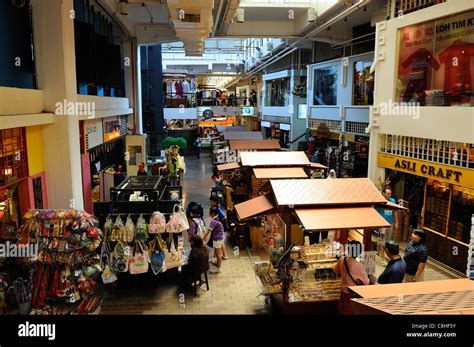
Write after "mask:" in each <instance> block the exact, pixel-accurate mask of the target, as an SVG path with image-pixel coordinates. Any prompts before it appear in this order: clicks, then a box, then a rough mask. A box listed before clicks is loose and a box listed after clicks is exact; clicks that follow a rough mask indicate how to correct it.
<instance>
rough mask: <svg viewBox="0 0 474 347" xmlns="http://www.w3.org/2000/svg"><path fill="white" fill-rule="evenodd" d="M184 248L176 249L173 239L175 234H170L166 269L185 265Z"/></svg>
mask: <svg viewBox="0 0 474 347" xmlns="http://www.w3.org/2000/svg"><path fill="white" fill-rule="evenodd" d="M182 258H183V257H182V250H181V249H178V250H176V247H175V245H174V240H173V235H170V236H169V240H168V252H166V256H165V265H166V269H167V270H168V269H173V268H175V267H180V266H182V265H183V259H182Z"/></svg>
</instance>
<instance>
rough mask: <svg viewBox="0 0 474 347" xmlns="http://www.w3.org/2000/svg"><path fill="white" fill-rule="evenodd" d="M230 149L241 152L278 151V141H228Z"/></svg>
mask: <svg viewBox="0 0 474 347" xmlns="http://www.w3.org/2000/svg"><path fill="white" fill-rule="evenodd" d="M229 145H230V149H231V150H233V151H241V150H279V149H281V147H280V142H279V141H278V140H229Z"/></svg>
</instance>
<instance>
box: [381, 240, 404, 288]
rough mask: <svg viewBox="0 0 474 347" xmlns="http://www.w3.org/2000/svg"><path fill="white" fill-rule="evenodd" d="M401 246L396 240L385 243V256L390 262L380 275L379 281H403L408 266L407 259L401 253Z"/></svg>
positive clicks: (384, 282)
mask: <svg viewBox="0 0 474 347" xmlns="http://www.w3.org/2000/svg"><path fill="white" fill-rule="evenodd" d="M399 253H400V247H399V246H398V243H396V242H395V241H388V242H386V243H385V256H386V257H387V258H388V260H389V262H388V264H387V267H386V268H385V270H384V272H382V274H381V275H380V276H379V279H378V283H380V284H387V283H402V282H403V278H404V277H405V272H406V269H407V266H406V264H405V261H404V260H403V259H402V257H401V256H400V255H399Z"/></svg>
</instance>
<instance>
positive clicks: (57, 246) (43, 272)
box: [17, 210, 102, 314]
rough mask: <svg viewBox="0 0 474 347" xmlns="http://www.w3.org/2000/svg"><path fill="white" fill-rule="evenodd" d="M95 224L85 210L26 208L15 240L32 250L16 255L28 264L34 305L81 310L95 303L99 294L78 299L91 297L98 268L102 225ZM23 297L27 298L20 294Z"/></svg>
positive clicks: (57, 310) (53, 311)
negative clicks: (27, 254)
mask: <svg viewBox="0 0 474 347" xmlns="http://www.w3.org/2000/svg"><path fill="white" fill-rule="evenodd" d="M97 225H98V221H97V220H96V219H95V218H94V217H93V216H91V215H89V214H88V213H86V212H84V211H77V210H30V211H28V212H26V213H25V215H24V224H23V225H22V226H21V227H20V230H19V232H18V236H17V239H18V241H17V244H22V245H27V246H30V249H31V247H37V248H36V249H37V254H36V256H35V255H32V256H30V257H29V258H23V259H21V260H20V259H19V261H23V262H24V264H26V265H28V266H29V267H30V269H31V276H32V281H31V287H30V288H29V289H27V290H26V291H27V292H29V294H27V297H29V298H30V300H31V302H30V304H31V307H32V308H33V311H35V310H36V309H39V310H40V311H42V310H44V309H47V310H48V312H50V313H51V314H79V313H81V314H85V313H91V312H93V311H90V310H91V309H93V308H95V309H97V307H98V305H99V302H100V299H96V300H95V301H94V303H90V301H87V302H88V304H83V302H84V301H85V300H90V296H91V295H93V292H94V287H95V285H96V282H97V279H98V278H99V276H100V275H101V273H102V266H101V262H100V258H99V257H98V256H97V255H96V250H97V249H98V248H99V246H100V242H101V239H102V231H101V230H100V229H99V228H98V227H97ZM23 303H24V304H27V303H28V301H25V300H23ZM69 304H77V305H69ZM89 304H90V305H89ZM96 304H97V305H96ZM81 305H82V306H81ZM84 305H85V306H84ZM87 305H89V306H87ZM79 306H80V308H79ZM28 313H29V312H28Z"/></svg>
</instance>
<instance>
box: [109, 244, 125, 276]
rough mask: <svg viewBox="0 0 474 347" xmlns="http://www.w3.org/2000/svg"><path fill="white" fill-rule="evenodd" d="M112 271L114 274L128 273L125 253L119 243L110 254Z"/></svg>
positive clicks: (123, 247)
mask: <svg viewBox="0 0 474 347" xmlns="http://www.w3.org/2000/svg"><path fill="white" fill-rule="evenodd" d="M112 270H113V271H114V272H127V271H128V257H127V255H126V253H125V246H124V245H123V243H122V242H121V241H119V242H117V244H116V245H115V248H114V252H113V254H112Z"/></svg>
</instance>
